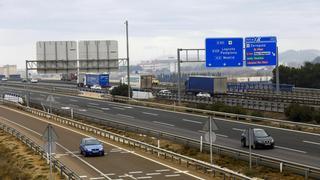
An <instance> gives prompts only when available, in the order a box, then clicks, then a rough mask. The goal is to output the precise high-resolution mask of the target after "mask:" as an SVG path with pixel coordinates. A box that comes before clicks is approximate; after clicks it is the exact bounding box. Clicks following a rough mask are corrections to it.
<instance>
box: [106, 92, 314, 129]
mask: <svg viewBox="0 0 320 180" xmlns="http://www.w3.org/2000/svg"><path fill="white" fill-rule="evenodd" d="M104 98H105V99H106V100H108V101H115V102H122V103H128V104H133V105H138V106H146V107H154V108H158V109H159V108H160V109H167V110H171V111H181V112H189V113H198V114H203V115H210V116H213V117H216V118H225V119H228V120H233V121H246V122H249V123H252V122H260V123H263V124H264V125H268V124H266V123H271V126H272V127H275V126H277V127H281V128H288V129H294V130H298V131H303V130H308V131H311V132H316V133H318V134H320V125H317V124H309V123H300V122H292V121H286V120H279V119H273V118H265V117H257V116H250V115H242V114H234V113H226V112H219V111H210V110H203V109H196V108H190V107H184V106H178V105H176V104H175V103H174V104H173V105H167V104H160V103H153V102H147V101H137V100H133V99H129V98H128V97H123V96H111V95H105V96H104Z"/></svg>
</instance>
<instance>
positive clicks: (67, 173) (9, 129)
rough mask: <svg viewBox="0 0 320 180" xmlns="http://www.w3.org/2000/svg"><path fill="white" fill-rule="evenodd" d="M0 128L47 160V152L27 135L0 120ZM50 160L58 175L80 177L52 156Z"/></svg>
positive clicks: (70, 177)
mask: <svg viewBox="0 0 320 180" xmlns="http://www.w3.org/2000/svg"><path fill="white" fill-rule="evenodd" d="M0 129H2V130H3V131H5V132H7V133H9V134H11V135H12V136H15V137H16V138H17V139H19V140H20V141H21V142H22V143H24V144H26V145H27V146H28V147H29V148H30V149H31V150H33V151H34V152H36V153H37V154H39V155H40V156H41V157H42V158H44V159H46V160H48V157H47V153H46V152H45V151H44V150H43V148H42V147H41V146H39V145H38V144H36V143H35V142H34V141H33V140H31V139H30V138H28V137H27V136H25V135H23V134H22V133H20V132H19V131H18V130H16V129H14V128H12V127H10V126H7V125H6V124H2V123H1V122H0ZM51 162H52V166H53V168H56V169H57V170H58V171H59V172H60V176H65V177H66V178H67V179H70V180H73V179H77V180H78V179H81V178H80V177H79V175H77V174H76V173H75V172H73V171H72V170H71V169H69V168H68V167H67V166H65V165H64V164H63V163H62V162H60V161H59V160H57V159H56V158H55V157H53V156H52V157H51Z"/></svg>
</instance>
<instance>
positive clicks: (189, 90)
mask: <svg viewBox="0 0 320 180" xmlns="http://www.w3.org/2000/svg"><path fill="white" fill-rule="evenodd" d="M185 88H186V89H185V91H186V94H192V95H197V94H199V93H209V94H210V95H211V96H214V94H225V93H227V77H220V76H190V77H189V79H188V80H187V81H186V82H185Z"/></svg>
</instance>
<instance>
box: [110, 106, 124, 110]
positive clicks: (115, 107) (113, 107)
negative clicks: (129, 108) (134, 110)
mask: <svg viewBox="0 0 320 180" xmlns="http://www.w3.org/2000/svg"><path fill="white" fill-rule="evenodd" d="M112 108H113V109H118V110H124V109H123V108H119V107H112Z"/></svg>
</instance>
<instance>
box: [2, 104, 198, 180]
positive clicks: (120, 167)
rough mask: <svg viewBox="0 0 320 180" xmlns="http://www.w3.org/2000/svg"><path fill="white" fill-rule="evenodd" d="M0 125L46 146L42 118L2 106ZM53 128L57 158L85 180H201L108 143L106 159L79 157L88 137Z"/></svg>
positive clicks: (61, 128) (68, 130) (60, 127)
mask: <svg viewBox="0 0 320 180" xmlns="http://www.w3.org/2000/svg"><path fill="white" fill-rule="evenodd" d="M0 121H1V122H3V123H6V124H8V125H10V126H12V127H14V128H16V129H18V130H19V131H20V132H22V133H23V134H26V135H27V136H28V137H30V138H31V139H33V140H34V141H36V142H37V143H38V144H43V142H42V140H41V135H42V133H43V132H44V129H45V127H46V126H47V122H43V121H41V120H40V118H34V117H31V116H30V115H26V114H21V113H17V112H16V111H13V110H9V109H7V108H4V107H2V106H0ZM53 126H54V129H55V130H56V132H57V134H58V141H57V150H56V152H55V157H56V158H58V159H59V160H61V161H62V162H63V163H64V164H65V165H67V166H68V167H70V168H71V169H72V170H74V171H75V172H76V173H78V174H79V175H80V176H81V177H82V178H83V179H92V180H94V179H182V180H184V179H201V178H198V177H196V176H193V175H190V174H189V173H188V172H186V171H181V170H178V169H173V168H171V167H170V166H166V165H163V164H161V163H157V162H154V161H151V160H148V159H145V158H143V157H141V156H138V155H135V154H134V152H131V151H127V150H125V149H122V148H120V147H116V146H112V145H110V144H106V143H104V147H105V151H106V153H107V155H105V156H104V157H83V156H82V155H80V154H79V142H80V140H81V138H83V137H86V135H85V134H79V133H77V132H75V131H72V130H71V129H68V128H67V129H66V128H63V127H62V126H57V125H53Z"/></svg>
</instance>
